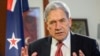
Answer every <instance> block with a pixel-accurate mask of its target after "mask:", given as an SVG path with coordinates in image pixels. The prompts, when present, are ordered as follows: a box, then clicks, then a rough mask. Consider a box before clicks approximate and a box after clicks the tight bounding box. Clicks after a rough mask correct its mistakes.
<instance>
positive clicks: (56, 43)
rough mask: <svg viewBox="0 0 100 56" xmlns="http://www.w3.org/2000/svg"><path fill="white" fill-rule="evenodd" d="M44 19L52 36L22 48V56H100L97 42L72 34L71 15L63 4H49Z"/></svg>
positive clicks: (59, 2)
mask: <svg viewBox="0 0 100 56" xmlns="http://www.w3.org/2000/svg"><path fill="white" fill-rule="evenodd" d="M44 17H45V22H46V25H47V30H48V31H49V34H50V36H47V37H45V38H43V39H40V40H37V41H35V42H33V43H31V44H30V45H29V46H28V48H27V47H25V48H22V53H21V55H22V56H25V55H26V56H100V52H99V50H98V49H97V45H96V42H95V40H93V39H90V38H89V37H86V36H81V35H78V34H73V33H72V32H71V30H70V28H71V25H72V20H71V13H70V10H69V8H68V6H67V5H65V4H64V3H63V2H61V1H53V2H51V3H49V4H48V5H47V7H46V9H45V14H44Z"/></svg>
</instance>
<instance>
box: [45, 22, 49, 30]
mask: <svg viewBox="0 0 100 56" xmlns="http://www.w3.org/2000/svg"><path fill="white" fill-rule="evenodd" d="M45 29H46V30H49V27H48V25H47V22H45Z"/></svg>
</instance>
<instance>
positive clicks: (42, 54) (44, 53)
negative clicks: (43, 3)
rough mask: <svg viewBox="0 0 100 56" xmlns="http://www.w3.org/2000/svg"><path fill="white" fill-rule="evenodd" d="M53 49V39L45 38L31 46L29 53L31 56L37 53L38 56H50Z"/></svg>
mask: <svg viewBox="0 0 100 56" xmlns="http://www.w3.org/2000/svg"><path fill="white" fill-rule="evenodd" d="M50 47H51V37H44V38H42V39H39V40H36V41H35V42H32V43H31V44H30V45H29V48H28V53H29V56H31V54H32V53H33V52H37V53H38V56H49V55H50Z"/></svg>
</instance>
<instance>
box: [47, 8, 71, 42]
mask: <svg viewBox="0 0 100 56" xmlns="http://www.w3.org/2000/svg"><path fill="white" fill-rule="evenodd" d="M47 18H48V19H47V30H48V31H49V34H50V35H51V36H52V37H53V38H55V39H56V40H58V41H61V40H63V39H64V38H66V37H67V35H68V32H69V30H70V27H71V24H72V23H71V19H69V18H68V17H67V16H66V14H65V12H64V11H63V10H61V9H55V10H51V11H50V12H49V14H48V16H47Z"/></svg>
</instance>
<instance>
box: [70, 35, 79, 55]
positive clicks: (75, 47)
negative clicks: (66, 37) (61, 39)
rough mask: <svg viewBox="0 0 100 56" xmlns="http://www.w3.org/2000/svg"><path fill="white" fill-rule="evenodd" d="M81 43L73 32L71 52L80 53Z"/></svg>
mask: <svg viewBox="0 0 100 56" xmlns="http://www.w3.org/2000/svg"><path fill="white" fill-rule="evenodd" d="M79 48H80V47H79V44H78V39H77V37H76V36H75V35H74V34H71V54H72V53H73V52H76V53H77V54H78V50H79Z"/></svg>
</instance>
